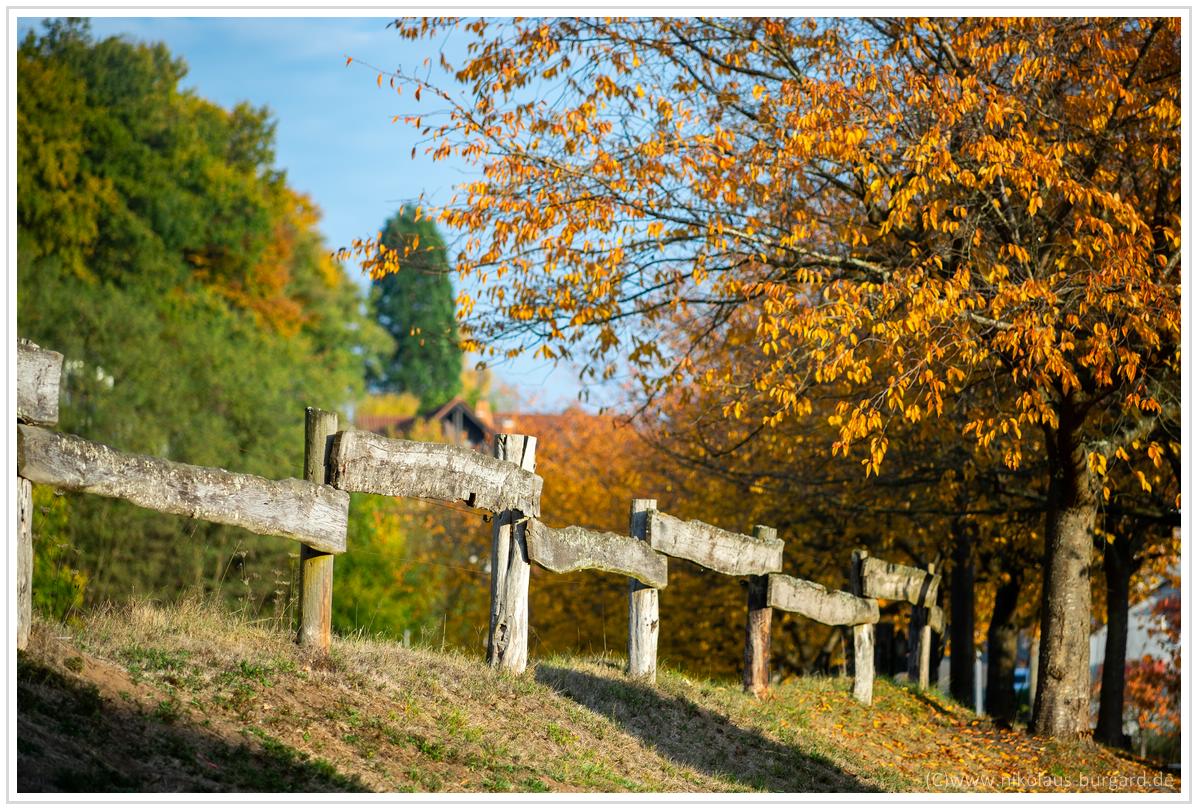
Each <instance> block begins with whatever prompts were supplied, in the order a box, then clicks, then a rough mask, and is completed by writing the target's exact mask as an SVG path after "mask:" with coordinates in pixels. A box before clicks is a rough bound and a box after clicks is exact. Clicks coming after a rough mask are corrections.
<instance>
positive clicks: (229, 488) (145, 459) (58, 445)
mask: <svg viewBox="0 0 1198 810" xmlns="http://www.w3.org/2000/svg"><path fill="white" fill-rule="evenodd" d="M17 473H18V474H19V475H21V476H22V477H24V478H28V479H29V480H30V481H34V482H36V483H39V484H49V485H51V486H53V487H57V488H58V489H66V490H74V491H76V492H90V493H92V494H94V495H104V496H106V497H109V498H123V499H124V500H127V501H129V502H130V503H133V504H136V505H137V506H141V507H144V508H146V509H154V510H156V511H159V512H166V513H168V514H172V515H184V516H186V517H190V518H198V519H200V520H210V521H213V522H214V523H226V524H229V525H230V526H240V527H241V528H243V529H249V530H250V531H251V532H254V533H256V534H264V535H274V536H278V537H288V538H291V539H293V540H300V541H302V542H304V543H307V544H308V545H310V546H312V547H313V548H315V549H318V550H320V551H330V552H335V553H340V552H342V551H345V531H346V523H347V518H348V516H349V493H348V492H341V491H339V490H336V489H334V488H332V487H328V486H320V485H317V484H313V483H311V482H309V481H299V480H296V479H294V478H287V479H285V480H282V481H272V480H270V479H267V478H260V477H259V476H256V475H247V474H245V473H232V472H229V471H227V470H221V469H217V468H214V467H196V466H193V465H191V464H180V463H178V462H175V461H166V460H164V459H159V458H152V457H150V456H138V455H133V454H130V453H122V452H120V451H118V450H114V449H112V448H111V447H108V446H107V445H103V444H99V443H98V442H91V441H88V440H87V439H81V438H79V437H78V436H71V435H69V434H65V433H56V432H54V431H52V430H45V429H43V428H39V427H33V426H31V425H17Z"/></svg>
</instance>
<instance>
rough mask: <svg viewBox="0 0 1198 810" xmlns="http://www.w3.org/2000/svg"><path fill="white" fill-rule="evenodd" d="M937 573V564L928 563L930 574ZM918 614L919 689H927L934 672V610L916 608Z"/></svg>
mask: <svg viewBox="0 0 1198 810" xmlns="http://www.w3.org/2000/svg"><path fill="white" fill-rule="evenodd" d="M935 573H936V564H935V563H928V574H935ZM915 611H917V612H918V615H919V619H920V623H919V673H918V676H919V688H920V689H927V688H928V684H929V683H930V681H931V671H932V622H931V621H930V617H931V613H932V608H931V606H927V607H923V606H920V607H916V608H915ZM915 615H916V614H915V612H913V613H912V619H914V617H915Z"/></svg>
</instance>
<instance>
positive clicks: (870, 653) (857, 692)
mask: <svg viewBox="0 0 1198 810" xmlns="http://www.w3.org/2000/svg"><path fill="white" fill-rule="evenodd" d="M867 557H869V552H868V551H866V550H865V549H858V550H856V551H854V552H853V567H852V570H851V575H850V580H849V585H850V587H851V588H852V591H853V595H854V596H864V595H865V581H864V576H863V574H864V571H863V570H862V569H863V567H864V565H865V560H866V558H867ZM853 697H855V698H856V699H857V700H858V701H860V702H861V703H864V704H865V705H866V706H869V705H870V704H871V703H873V699H874V626H873V625H872V624H857V625H853Z"/></svg>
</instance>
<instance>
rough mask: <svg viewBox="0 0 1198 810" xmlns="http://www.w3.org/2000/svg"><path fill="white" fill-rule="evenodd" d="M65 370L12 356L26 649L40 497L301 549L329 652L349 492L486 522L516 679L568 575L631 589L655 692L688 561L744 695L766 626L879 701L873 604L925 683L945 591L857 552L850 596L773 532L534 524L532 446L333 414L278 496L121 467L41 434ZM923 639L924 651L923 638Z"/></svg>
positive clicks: (275, 487) (120, 461)
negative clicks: (838, 631) (836, 664)
mask: <svg viewBox="0 0 1198 810" xmlns="http://www.w3.org/2000/svg"><path fill="white" fill-rule="evenodd" d="M62 361H63V357H62V355H61V354H58V353H57V352H52V351H48V350H45V349H42V348H40V347H38V346H36V345H35V344H32V343H29V342H28V341H24V340H22V341H19V342H18V346H17V391H18V397H17V420H18V424H17V476H18V478H17V484H18V489H17V499H18V510H17V512H18V518H17V520H18V546H17V548H18V551H17V557H18V565H17V599H18V624H17V646H18V649H23V648H24V647H25V645H26V644H27V642H28V638H29V626H30V619H31V604H32V602H31V598H32V593H31V589H32V565H33V552H32V521H31V515H30V513H31V509H32V505H31V502H32V496H31V487H32V483H43V484H49V485H52V486H54V487H55V488H57V489H63V490H73V491H78V492H89V493H93V494H97V495H104V496H107V497H113V498H123V499H125V500H128V501H130V502H132V503H134V504H137V505H138V506H142V507H145V508H148V509H154V510H157V511H160V512H166V513H170V514H176V515H185V516H187V517H192V518H200V519H203V520H209V521H213V522H217V523H225V524H229V525H233V526H240V527H242V528H245V529H249V530H250V531H252V532H255V533H258V534H262V535H272V536H282V537H289V538H292V539H295V540H298V541H299V542H300V544H301V546H300V552H301V553H300V560H301V563H300V599H299V619H298V622H297V625H298V626H297V632H296V641H297V643H299V644H301V645H305V646H311V647H314V648H316V649H319V650H322V651H326V652H327V650H328V648H329V644H330V638H331V629H330V628H331V617H332V599H333V561H334V559H335V556H336V555H337V554H342V553H347V552H349V553H352V551H353V550H352V549H347V548H346V530H347V526H348V520H349V493H350V492H371V493H376V494H381V495H386V496H390V497H397V498H428V499H434V500H440V501H446V502H454V501H460V502H463V503H465V504H467V505H469V506H471V507H474V508H478V509H482V510H486V511H488V512H490V513H491V515H492V526H493V534H492V549H491V612H490V627H489V632H488V638H487V660H488V662H489V663H490V664H491V665H492V666H494V667H498V668H502V669H506V670H510V671H512V672H522V671H523V670H524V669H525V667H526V665H527V661H528V582H529V573H530V564H531V563H536V564H537V565H539V566H541V567H542V568H544V569H546V570H548V571H552V572H557V573H565V572H568V571H579V570H585V569H596V570H600V571H608V572H612V573H616V574H623V575H625V576H627V577H628V578H629V580H628V582H629V587H628V669H627V672H628V675H629V676H631V677H634V678H639V679H644V680H647V681H650V682H652V681H653V680H654V679H655V677H656V669H657V640H658V636H659V632H660V628H661V621H660V616H659V610H658V604H659V603H658V592H659V590H660V589H662V588H665V587H666V586H667V584H668V581H669V576H668V574H669V565H668V561H669V558H671V557H674V558H678V559H684V560H690V561H691V562H694V563H697V564H698V565H701V566H703V567H705V568H708V569H710V570H712V571H716V572H718V573H721V574H725V575H727V576H735V577H746V578H747V584H748V605H747V617H746V623H745V660H744V687H745V689H746V690H747V691H750V692H752V693H753V694H755V695H761V694H763V693H764V692H765V691H766V690H767V689H768V686H769V654H770V628H771V624H772V611H773V610H775V609H777V610H783V611H788V612H791V613H795V614H797V615H800V616H803V617H804V618H807V619H810V620H812V621H816V622H820V623H822V624H826V625H831V626H840V627H845V628H852V635H853V643H852V648H851V650H850V649H848V647H847V645H846V656H847V655H848V654H849V653H850V652H851V656H848V657H851V660H852V662H853V694H854V695H855V696H856V697H857V699H858V700H860V701H861V702H863V703H865V704H869V703H870V702H871V701H872V693H873V677H874V625H875V624H876V623H877V622H878V620H879V615H880V613H879V605H878V599H886V600H900V601H904V602H908V603H910V604H911V605H912V624H911V627H912V633H911V635H912V647H913V650H912V657H911V665H910V666H911V672H912V675H913V677H915V678H917V679H918V682H919V684H920V685H921V686H925V687H926V686H927V684H928V669H929V663H930V655H929V652H930V646H931V645H930V641H931V635H930V634H931V632H932V631H933V630H937V631H940V630H942V629H943V614H942V613H941V612H940V609H939V608H938V607H936V605H935V602H936V597H937V593H938V588H939V583H940V577H939V576H938V575H937V574H935V572H934V570H933V568H932V566H928V569H927V570H921V569H918V568H911V567H908V566H902V565H894V564H890V563H886V562H883V561H881V560H878V559H875V558H872V557H870V556H869V555H868V553H867V552H865V551H854V552H853V565H852V569H851V576H850V582H851V587H852V593H846V592H844V591H828V590H827V589H826V588H824V586H822V585H820V584H818V583H815V582H809V581H806V580H802V579H796V578H794V577H791V576H787V575H785V574H783V573H781V571H782V565H783V542H782V540H780V539H779V538H778V535H777V532H776V531H775V530H774V529H773V528H771V527H768V526H757V527H755V529H754V531H753V535H752V536H749V535H744V534H738V533H736V532H732V531H727V530H725V529H721V528H717V527H715V526H711V525H708V524H706V523H702V522H700V521H697V520H691V521H685V520H682V519H680V518H677V517H673V516H671V515H668V514H665V513H664V512H660V511H658V510H657V502H656V501H654V500H651V499H638V500H634V501H633V502H632V506H631V509H630V512H629V530H628V534H627V535H621V534H617V533H613V532H599V531H594V530H591V529H586V528H582V527H579V526H567V527H562V528H553V527H551V526H549V525H547V524H546V523H544V522H542V521H541V519H540V518H541V514H540V508H541V489H542V486H543V483H544V482H543V481H542V479H541V477H540V476H538V475H537V474H536V472H535V469H536V444H537V440H536V438H535V437H533V436H522V435H516V434H500V435H498V436H496V438H495V448H494V450H495V452H494V456H493V457H489V456H486V455H483V454H481V453H478V452H476V451H474V450H470V449H466V448H463V447H458V446H453V445H444V444H433V443H423V442H412V441H405V440H401V439H390V438H386V437H383V436H379V435H376V434H374V433H369V432H365V431H359V430H353V429H347V430H339V429H338V424H337V415H336V414H334V413H329V412H327V411H322V410H319V409H316V408H308V409H307V411H306V419H305V442H304V478H303V480H297V479H293V478H288V479H285V480H281V481H275V480H270V479H266V478H261V477H259V476H255V475H247V474H243V473H234V472H229V471H227V470H222V469H214V468H208V467H197V466H194V465H190V464H181V463H178V462H173V461H167V460H164V459H158V458H152V457H148V456H140V455H132V454H129V453H122V452H120V451H118V450H115V449H113V448H111V447H107V446H105V445H102V444H98V443H96V442H92V441H88V440H87V439H83V438H80V437H78V436H71V435H68V434H63V433H58V432H56V431H53V430H49V429H47V427H48V426H52V425H54V424H56V423H57V420H58V398H59V395H58V390H59V381H60V378H61V372H62ZM916 631H918V639H916V638H915V636H916Z"/></svg>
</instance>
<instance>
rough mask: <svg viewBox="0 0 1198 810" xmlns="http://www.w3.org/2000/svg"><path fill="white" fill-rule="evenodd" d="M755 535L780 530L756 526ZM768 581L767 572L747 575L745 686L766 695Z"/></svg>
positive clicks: (765, 537)
mask: <svg viewBox="0 0 1198 810" xmlns="http://www.w3.org/2000/svg"><path fill="white" fill-rule="evenodd" d="M753 536H754V537H756V538H757V539H758V540H775V539H777V537H778V530H777V529H773V528H771V527H769V526H754V527H753ZM769 582H770V578H769V575H768V574H750V575H749V578H748V591H749V594H748V598H749V609H748V615H747V616H746V617H745V672H744V688H745V691H746V692H751V693H752V694H753V695H754V696H755V697H761V696H762V695H764V694H765V693H766V691H767V690H768V689H769V685H770V626H771V625H772V623H773V617H774V610H773V608H771V607H770V606H769V602H768V593H769Z"/></svg>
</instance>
